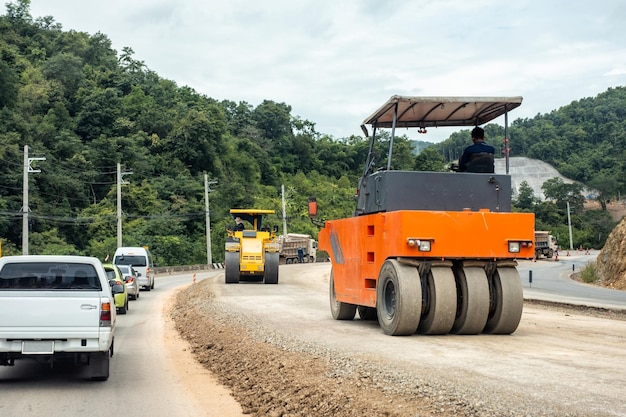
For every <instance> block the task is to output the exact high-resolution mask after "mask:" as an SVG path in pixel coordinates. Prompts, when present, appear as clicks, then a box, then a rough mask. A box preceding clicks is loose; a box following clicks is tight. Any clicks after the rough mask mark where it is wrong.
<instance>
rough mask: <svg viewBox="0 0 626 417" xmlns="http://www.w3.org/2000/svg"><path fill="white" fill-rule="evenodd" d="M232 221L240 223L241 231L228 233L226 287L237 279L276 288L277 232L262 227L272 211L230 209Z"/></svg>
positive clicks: (225, 258) (225, 254) (229, 231)
mask: <svg viewBox="0 0 626 417" xmlns="http://www.w3.org/2000/svg"><path fill="white" fill-rule="evenodd" d="M230 213H231V215H233V218H240V219H241V220H243V222H244V223H243V230H238V229H237V230H235V229H234V228H230V229H227V233H228V235H227V237H226V242H225V253H224V276H225V282H226V284H236V283H238V282H239V280H240V279H246V280H263V282H265V283H266V284H278V261H279V254H278V250H279V247H278V240H277V238H276V232H277V231H278V226H275V227H274V228H273V230H270V229H269V228H267V227H263V226H262V223H263V218H264V216H266V215H268V214H274V210H261V209H231V210H230Z"/></svg>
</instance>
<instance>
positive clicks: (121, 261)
mask: <svg viewBox="0 0 626 417" xmlns="http://www.w3.org/2000/svg"><path fill="white" fill-rule="evenodd" d="M113 263H115V264H116V265H136V266H146V257H145V256H133V255H118V256H116V257H115V261H114V262H113Z"/></svg>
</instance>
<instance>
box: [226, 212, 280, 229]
mask: <svg viewBox="0 0 626 417" xmlns="http://www.w3.org/2000/svg"><path fill="white" fill-rule="evenodd" d="M274 213H275V211H274V210H263V209H230V214H232V215H233V219H234V218H237V217H239V218H241V219H242V220H245V221H247V222H250V224H252V226H253V227H254V230H261V223H262V222H263V216H265V215H267V214H274Z"/></svg>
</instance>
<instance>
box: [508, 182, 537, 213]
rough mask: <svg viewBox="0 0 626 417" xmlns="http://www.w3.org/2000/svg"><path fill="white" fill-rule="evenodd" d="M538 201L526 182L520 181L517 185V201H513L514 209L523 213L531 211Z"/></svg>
mask: <svg viewBox="0 0 626 417" xmlns="http://www.w3.org/2000/svg"><path fill="white" fill-rule="evenodd" d="M538 202H539V199H538V198H537V197H535V191H534V190H533V189H532V187H531V186H530V185H529V184H528V182H527V181H522V182H521V183H520V185H519V190H518V193H517V199H515V200H514V201H513V204H515V207H517V208H518V209H520V210H523V211H532V210H533V208H534V207H535V205H536V204H537V203H538Z"/></svg>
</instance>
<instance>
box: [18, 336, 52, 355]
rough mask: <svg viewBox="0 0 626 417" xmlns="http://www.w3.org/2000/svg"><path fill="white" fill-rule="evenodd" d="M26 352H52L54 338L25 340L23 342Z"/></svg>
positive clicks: (41, 353)
mask: <svg viewBox="0 0 626 417" xmlns="http://www.w3.org/2000/svg"><path fill="white" fill-rule="evenodd" d="M22 353H24V354H39V355H43V354H52V353H54V340H24V341H23V342H22Z"/></svg>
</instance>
